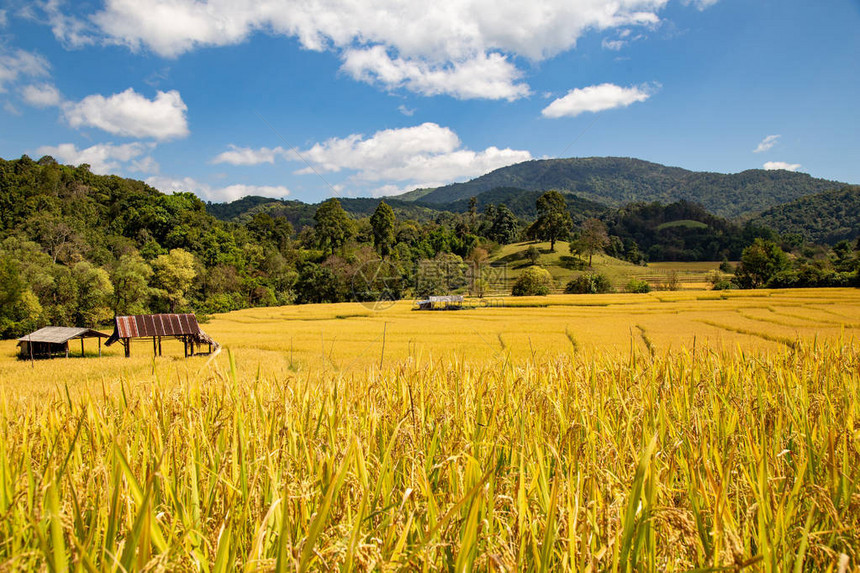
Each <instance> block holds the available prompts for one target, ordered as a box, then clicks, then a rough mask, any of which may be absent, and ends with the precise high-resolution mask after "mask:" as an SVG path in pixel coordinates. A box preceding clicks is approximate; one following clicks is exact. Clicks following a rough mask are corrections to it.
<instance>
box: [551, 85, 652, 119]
mask: <svg viewBox="0 0 860 573" xmlns="http://www.w3.org/2000/svg"><path fill="white" fill-rule="evenodd" d="M653 91H654V88H652V87H650V86H631V87H628V88H624V87H621V86H616V85H615V84H600V85H597V86H588V87H585V88H576V89H573V90H570V91H569V92H567V95H566V96H564V97H561V98H558V99H556V100H554V101H553V102H552V103H550V104H549V105H548V106H546V107H545V108H544V109H543V111H542V112H541V113H542V114H543V116H544V117H551V118H556V117H575V116H577V115H579V114H581V113H584V112H598V111H605V110H607V109H614V108H618V107H627V106H629V105H630V104H632V103H635V102H642V101H645V100H647V99H648V98H649V97H651V94H652V93H653Z"/></svg>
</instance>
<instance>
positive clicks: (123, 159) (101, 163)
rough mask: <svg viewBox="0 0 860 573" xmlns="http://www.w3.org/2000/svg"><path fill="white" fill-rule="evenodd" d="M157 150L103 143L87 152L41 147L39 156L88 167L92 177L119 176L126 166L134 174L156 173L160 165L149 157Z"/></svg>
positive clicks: (66, 145)
mask: <svg viewBox="0 0 860 573" xmlns="http://www.w3.org/2000/svg"><path fill="white" fill-rule="evenodd" d="M154 148H155V144H154V143H140V142H135V143H125V144H122V145H114V144H112V143H100V144H97V145H93V146H91V147H87V148H86V149H78V148H77V147H76V146H75V145H74V144H73V143H61V144H60V145H57V146H53V147H52V146H49V145H45V146H42V147H40V148H39V149H38V150H36V152H37V154H38V155H50V156H52V157H53V158H54V159H56V160H57V161H59V162H60V163H67V164H70V165H80V164H82V163H87V164H89V166H90V171H92V172H93V173H97V174H100V175H109V174H116V173H120V172H121V171H122V169H123V165H129V166H130V170H131V171H145V172H149V173H152V172H157V171H158V164H157V163H155V161H154V160H153V159H152V157H150V156H149V155H148V154H149V153H150V152H151V151H152V150H153V149H154Z"/></svg>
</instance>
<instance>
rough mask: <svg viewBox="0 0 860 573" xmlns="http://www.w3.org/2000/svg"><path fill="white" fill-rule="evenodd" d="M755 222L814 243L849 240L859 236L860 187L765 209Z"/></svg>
mask: <svg viewBox="0 0 860 573" xmlns="http://www.w3.org/2000/svg"><path fill="white" fill-rule="evenodd" d="M756 222H757V223H759V224H761V225H765V226H767V227H770V228H772V229H773V230H775V231H777V232H778V233H780V234H783V235H787V234H797V235H800V236H801V237H802V238H803V239H804V240H805V241H810V242H815V243H825V244H830V245H833V244H836V243H837V242H839V241H841V240H844V239H848V240H852V239H854V238H856V237H857V236H858V235H860V186H854V187H843V188H842V189H837V190H835V191H826V192H824V193H817V194H815V195H808V196H806V197H802V198H800V199H798V200H796V201H792V202H791V203H787V204H785V205H780V206H778V207H774V208H772V209H768V210H767V211H765V212H764V213H762V214H761V216H760V217H758V218H757V219H756Z"/></svg>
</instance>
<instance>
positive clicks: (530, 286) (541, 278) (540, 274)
mask: <svg viewBox="0 0 860 573" xmlns="http://www.w3.org/2000/svg"><path fill="white" fill-rule="evenodd" d="M551 287H552V275H550V274H549V271H547V270H546V269H544V268H542V267H529V268H527V269H526V270H525V271H523V274H521V275H520V278H518V279H517V280H516V282H515V283H514V288H513V290H512V291H511V294H512V295H514V296H546V295H548V294H549V291H550V288H551Z"/></svg>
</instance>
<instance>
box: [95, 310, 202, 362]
mask: <svg viewBox="0 0 860 573" xmlns="http://www.w3.org/2000/svg"><path fill="white" fill-rule="evenodd" d="M164 337H168V338H176V339H178V340H181V341H182V342H183V343H184V344H185V356H186V357H187V356H193V355H194V354H195V348H196V346H198V345H204V344H206V345H208V347H209V352H212V347H213V346H214V347H216V348H217V347H218V343H217V342H215V341H214V340H212V338H210V337H209V335H208V334H206V333H205V332H203V330H202V329H201V328H200V325H199V324H197V317H196V316H194V315H193V314H139V315H134V316H117V317H115V318H114V331H113V334H111V335H110V338H108V339H107V342H106V343H105V345H106V346H110V345H111V344H113V343H115V342H121V343H122V345H123V347H124V348H125V355H126V357H128V356H131V341H132V339H135V338H152V352H153V354H155V355H156V356H161V339H162V338H164Z"/></svg>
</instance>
